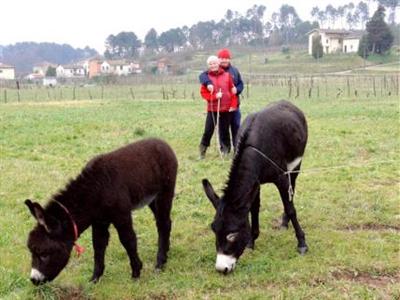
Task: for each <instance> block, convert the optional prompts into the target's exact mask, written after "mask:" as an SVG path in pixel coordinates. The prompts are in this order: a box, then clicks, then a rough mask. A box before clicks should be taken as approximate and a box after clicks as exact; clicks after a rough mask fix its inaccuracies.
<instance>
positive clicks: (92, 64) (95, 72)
mask: <svg viewBox="0 0 400 300" xmlns="http://www.w3.org/2000/svg"><path fill="white" fill-rule="evenodd" d="M102 64H103V60H101V59H98V58H95V59H91V60H89V67H88V75H89V78H93V77H96V76H99V75H101V65H102Z"/></svg>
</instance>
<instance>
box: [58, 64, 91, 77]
mask: <svg viewBox="0 0 400 300" xmlns="http://www.w3.org/2000/svg"><path fill="white" fill-rule="evenodd" d="M56 74H57V77H63V78H74V77H84V76H85V75H86V71H85V69H84V67H83V66H81V65H63V66H62V65H59V66H58V67H57V68H56Z"/></svg>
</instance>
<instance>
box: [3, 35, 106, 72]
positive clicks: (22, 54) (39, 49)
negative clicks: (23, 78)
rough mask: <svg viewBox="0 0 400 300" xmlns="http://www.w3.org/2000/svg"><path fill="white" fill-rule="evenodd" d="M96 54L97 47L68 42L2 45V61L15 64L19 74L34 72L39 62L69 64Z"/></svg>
mask: <svg viewBox="0 0 400 300" xmlns="http://www.w3.org/2000/svg"><path fill="white" fill-rule="evenodd" d="M95 55H98V53H97V51H96V50H95V49H92V48H89V47H85V48H84V49H81V48H73V47H72V46H70V45H68V44H62V45H61V44H56V43H34V42H22V43H16V44H15V45H8V46H1V45H0V61H1V62H3V63H6V64H10V65H13V66H15V67H16V71H17V73H19V74H21V73H29V72H32V67H33V65H35V64H38V63H42V62H50V63H54V64H68V63H71V62H74V61H77V60H81V59H85V58H88V57H91V56H95Z"/></svg>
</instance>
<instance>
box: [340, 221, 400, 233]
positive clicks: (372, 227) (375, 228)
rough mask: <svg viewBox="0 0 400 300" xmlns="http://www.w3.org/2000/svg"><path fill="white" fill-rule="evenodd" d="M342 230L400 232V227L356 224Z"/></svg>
mask: <svg viewBox="0 0 400 300" xmlns="http://www.w3.org/2000/svg"><path fill="white" fill-rule="evenodd" d="M340 229H341V230H349V231H359V230H372V231H386V230H391V231H400V225H386V224H376V223H367V224H354V225H348V226H345V227H342V228H340Z"/></svg>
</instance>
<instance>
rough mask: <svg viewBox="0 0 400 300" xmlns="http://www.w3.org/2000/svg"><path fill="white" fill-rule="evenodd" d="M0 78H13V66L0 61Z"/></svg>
mask: <svg viewBox="0 0 400 300" xmlns="http://www.w3.org/2000/svg"><path fill="white" fill-rule="evenodd" d="M0 79H11V80H12V79H15V68H14V67H13V66H10V65H6V64H3V63H0Z"/></svg>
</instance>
